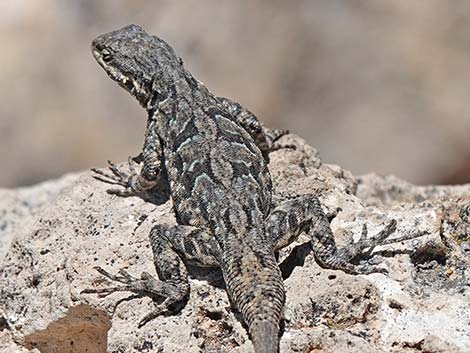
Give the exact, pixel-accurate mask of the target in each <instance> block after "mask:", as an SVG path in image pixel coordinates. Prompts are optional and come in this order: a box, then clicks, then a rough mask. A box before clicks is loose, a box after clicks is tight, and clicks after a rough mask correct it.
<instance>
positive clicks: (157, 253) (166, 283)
mask: <svg viewBox="0 0 470 353" xmlns="http://www.w3.org/2000/svg"><path fill="white" fill-rule="evenodd" d="M149 238H150V243H151V246H152V251H153V255H154V263H155V268H156V271H157V274H158V278H159V279H156V278H154V277H153V276H151V275H150V274H148V273H147V272H142V274H141V276H140V278H136V277H133V276H131V275H130V274H128V273H127V272H126V271H124V270H120V271H119V273H118V274H117V275H113V274H111V273H109V272H107V271H106V270H104V269H102V268H100V267H97V268H96V270H97V271H98V272H100V273H101V274H102V275H103V276H105V277H107V278H108V279H110V280H112V281H116V282H119V283H120V284H119V285H116V286H113V287H107V288H92V289H85V290H83V291H82V293H97V294H99V295H100V296H102V297H104V296H108V295H110V294H112V293H115V292H122V291H130V292H134V293H137V294H138V296H144V295H146V296H150V297H152V298H153V299H160V300H161V299H163V301H162V302H161V303H160V304H158V305H156V307H155V309H154V310H153V311H151V312H150V313H149V314H147V315H146V316H145V317H144V318H143V319H142V320H141V321H140V322H139V327H142V326H143V325H145V324H146V323H147V322H149V321H151V320H153V319H154V318H156V317H157V316H160V315H166V314H171V313H174V312H175V311H178V310H180V309H181V308H182V306H184V304H185V302H186V300H187V297H188V295H189V281H188V272H187V270H186V265H185V263H184V262H183V260H185V261H188V262H192V263H195V264H199V265H204V266H217V265H218V260H217V257H218V256H217V254H218V250H217V249H218V248H217V246H216V244H215V242H213V240H212V238H211V237H210V236H209V235H208V234H207V233H205V232H204V231H202V230H200V229H198V228H194V227H191V226H181V225H178V226H165V225H157V226H155V227H154V228H153V229H152V230H151V232H150V236H149ZM120 302H121V301H119V302H118V303H117V304H119V303H120Z"/></svg>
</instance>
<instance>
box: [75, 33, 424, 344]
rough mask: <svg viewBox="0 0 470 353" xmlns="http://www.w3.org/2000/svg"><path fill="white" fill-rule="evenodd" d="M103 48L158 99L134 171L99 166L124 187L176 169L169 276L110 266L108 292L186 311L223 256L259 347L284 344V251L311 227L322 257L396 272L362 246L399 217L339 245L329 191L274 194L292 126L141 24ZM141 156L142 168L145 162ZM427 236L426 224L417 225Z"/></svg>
mask: <svg viewBox="0 0 470 353" xmlns="http://www.w3.org/2000/svg"><path fill="white" fill-rule="evenodd" d="M92 53H93V55H94V57H95V59H96V61H97V62H98V63H99V65H100V66H101V67H102V68H103V69H104V70H105V72H106V73H107V74H108V76H109V77H110V78H111V79H113V80H114V81H116V82H117V83H118V84H119V85H120V86H122V87H123V88H124V89H125V90H127V91H128V92H129V93H130V94H131V95H132V96H134V97H135V98H136V99H137V101H138V102H139V103H140V105H141V106H142V107H143V108H144V109H145V110H146V111H147V115H148V118H147V128H146V133H145V139H144V146H143V151H142V153H141V154H140V155H139V156H138V157H136V158H134V159H132V158H131V157H129V171H125V170H123V168H122V167H119V166H118V165H116V164H114V163H113V162H111V161H108V163H109V165H108V170H106V171H104V170H101V169H92V171H93V172H94V173H95V174H94V175H93V176H94V177H95V178H96V179H99V180H101V181H103V182H106V183H109V184H114V185H117V186H118V187H117V188H116V187H114V188H111V189H109V190H107V191H108V192H109V193H111V194H116V195H119V196H142V195H143V194H145V193H149V192H150V193H152V192H158V190H155V186H156V185H157V183H158V182H159V180H160V178H161V175H162V171H163V170H166V174H167V179H168V180H167V181H168V183H169V188H170V196H171V199H172V203H173V206H174V210H175V213H176V218H177V221H178V224H177V225H172V226H169V225H156V226H154V227H153V228H152V230H151V232H150V234H149V240H150V243H151V248H152V251H153V255H154V265H155V268H156V272H157V274H158V279H157V278H155V277H153V276H151V275H150V274H148V273H146V272H144V273H142V275H141V277H140V278H138V277H133V276H131V275H130V274H129V273H127V272H126V271H125V270H120V271H119V272H118V273H117V274H112V273H110V272H108V271H106V270H105V269H103V268H101V267H98V268H97V270H98V271H99V272H100V273H101V274H102V275H103V276H105V277H107V278H108V279H110V280H112V281H117V282H119V283H120V284H119V285H116V286H113V287H107V288H90V289H85V290H83V291H82V293H98V294H101V295H103V296H105V295H109V294H111V293H114V292H117V291H131V292H134V293H138V294H143V295H149V296H151V297H153V298H156V297H158V298H161V299H162V301H161V303H160V304H156V305H155V310H154V311H152V312H150V313H149V314H147V315H146V316H145V317H144V318H142V320H141V321H140V323H139V327H141V326H142V325H144V324H146V323H147V322H149V321H150V320H152V319H154V318H156V317H157V316H159V315H162V314H167V313H174V312H175V311H177V308H180V307H181V305H182V304H181V303H183V305H184V302H185V300H187V298H188V296H189V292H190V286H189V281H188V272H187V268H186V265H187V264H193V265H197V266H205V267H218V268H220V269H221V271H222V275H223V279H224V282H225V287H226V291H227V293H228V296H229V298H230V299H231V303H232V305H233V306H235V307H236V308H237V309H238V311H239V312H240V313H241V317H242V320H243V321H244V323H245V324H246V326H247V329H248V333H249V336H250V338H251V341H252V343H253V347H254V351H255V352H256V353H276V352H278V351H279V330H280V321H281V316H282V310H283V306H284V301H285V291H284V287H283V279H282V276H281V272H280V269H279V266H278V263H277V260H276V255H275V254H276V253H277V252H278V251H279V250H280V249H282V248H283V247H285V246H287V245H288V244H290V243H291V242H293V241H294V240H295V239H296V238H297V237H298V236H299V235H300V234H301V233H302V232H305V233H306V234H308V236H309V239H310V242H311V247H312V249H313V254H314V257H315V259H316V261H317V262H318V263H319V264H320V265H321V266H323V267H325V268H331V269H338V270H342V271H345V272H347V273H350V274H367V273H372V272H385V270H384V269H383V268H380V267H378V266H373V265H369V264H367V263H365V264H364V263H361V264H353V263H352V262H351V260H352V259H353V258H355V257H356V256H359V255H360V254H363V253H364V250H365V249H368V253H370V252H371V251H372V249H373V248H374V247H375V246H377V245H384V244H390V243H393V242H399V241H402V240H406V239H409V238H410V236H409V235H408V236H404V237H401V238H395V239H390V238H389V236H390V235H391V234H392V233H394V232H395V230H396V225H397V222H396V221H395V220H391V221H390V222H388V223H387V224H386V225H385V226H384V227H383V229H382V230H381V231H380V232H379V233H378V234H376V235H375V236H373V237H368V236H367V228H366V227H365V226H364V227H363V230H362V234H361V236H360V239H359V240H358V241H356V242H354V241H353V240H352V238H351V241H349V242H348V243H347V244H345V245H344V246H343V247H341V248H339V247H337V246H336V243H335V238H334V234H333V232H332V230H331V227H330V224H329V221H328V218H327V217H326V216H325V214H324V212H323V210H322V206H321V204H320V202H319V200H318V198H317V197H316V196H315V195H314V194H311V195H303V196H298V197H296V198H293V199H289V200H284V201H283V202H282V203H280V204H279V205H277V206H276V207H274V206H273V202H272V196H273V195H272V193H273V190H272V182H271V177H270V173H269V170H268V166H267V156H268V154H269V152H270V151H272V150H275V149H277V148H282V146H281V147H279V143H278V140H279V138H280V137H281V136H283V135H285V134H286V133H287V131H286V130H278V129H268V128H266V127H264V125H263V124H262V123H261V122H260V121H259V120H258V118H257V117H256V116H255V114H253V113H252V112H250V111H249V110H248V109H246V108H244V107H243V106H242V105H240V104H239V103H237V102H234V101H232V100H231V99H228V98H224V97H218V96H216V95H214V94H213V93H211V92H210V91H209V90H208V89H207V88H206V87H205V86H204V84H203V83H201V82H200V81H198V80H197V79H196V78H194V77H193V75H192V74H191V73H190V72H189V71H188V70H187V69H186V68H185V67H184V64H183V61H182V59H181V58H180V57H178V56H177V55H176V54H175V52H174V50H173V48H172V47H171V46H170V45H169V44H167V43H166V42H165V41H164V40H162V39H160V38H159V37H157V36H155V35H152V34H149V33H147V32H145V31H144V30H143V29H142V28H141V27H140V26H137V25H129V26H126V27H123V28H121V29H118V30H115V31H112V32H109V33H106V34H102V35H100V36H98V37H97V38H95V39H94V40H93V42H92ZM136 163H139V165H140V170H139V171H137V170H136V166H135V164H136ZM413 237H415V236H413Z"/></svg>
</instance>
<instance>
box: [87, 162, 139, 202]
mask: <svg viewBox="0 0 470 353" xmlns="http://www.w3.org/2000/svg"><path fill="white" fill-rule="evenodd" d="M136 158H138V157H136ZM135 164H136V162H135V160H134V159H133V158H132V157H129V159H128V167H129V172H125V171H123V170H122V169H121V168H120V167H119V166H118V165H117V164H115V163H114V162H112V161H109V160H108V170H109V171H111V173H109V172H106V171H103V170H101V169H97V168H92V169H91V171H92V172H93V173H95V174H92V177H93V178H95V179H96V180H99V181H101V182H104V183H107V184H111V185H119V186H122V187H124V189H118V188H112V189H108V190H106V192H107V193H108V194H113V195H118V196H132V195H135V194H136V192H135V190H134V188H133V180H134V179H135V178H136V177H137V175H138V174H137V172H136V170H135Z"/></svg>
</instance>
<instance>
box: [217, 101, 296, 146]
mask: <svg viewBox="0 0 470 353" xmlns="http://www.w3.org/2000/svg"><path fill="white" fill-rule="evenodd" d="M217 100H218V101H219V103H220V104H221V106H222V107H223V108H224V109H225V110H226V111H228V112H229V113H230V115H232V116H233V117H234V118H235V120H236V122H237V123H238V124H239V125H240V126H241V127H243V128H244V129H245V130H246V132H248V133H249V134H250V136H251V137H252V138H253V140H254V141H255V143H256V145H257V146H258V148H259V149H260V150H261V152H263V154H265V155H266V154H267V153H269V152H271V151H274V150H277V149H279V148H281V146H279V145H278V144H276V141H277V140H278V139H279V138H281V137H282V136H284V135H286V134H288V133H289V131H288V130H280V129H268V128H266V127H264V126H263V124H262V123H261V122H260V121H259V120H258V118H257V117H256V115H255V114H253V113H252V112H250V111H249V110H248V109H246V108H244V107H243V106H242V105H241V104H240V103H237V102H234V101H232V100H231V99H229V98H225V97H217Z"/></svg>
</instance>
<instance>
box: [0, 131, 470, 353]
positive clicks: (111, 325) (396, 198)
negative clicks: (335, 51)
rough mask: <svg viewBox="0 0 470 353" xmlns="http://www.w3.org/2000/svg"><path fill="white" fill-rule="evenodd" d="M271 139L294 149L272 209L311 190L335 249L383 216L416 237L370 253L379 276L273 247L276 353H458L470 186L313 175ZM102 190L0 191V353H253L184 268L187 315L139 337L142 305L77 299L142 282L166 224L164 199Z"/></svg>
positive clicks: (280, 162)
mask: <svg viewBox="0 0 470 353" xmlns="http://www.w3.org/2000/svg"><path fill="white" fill-rule="evenodd" d="M281 142H282V143H285V144H286V145H295V146H296V148H295V149H289V148H287V149H282V150H279V151H275V152H273V153H271V155H270V169H271V172H272V176H273V181H274V185H275V188H276V195H277V196H276V202H279V200H280V199H285V198H288V197H294V196H296V195H300V194H306V193H316V194H317V195H318V196H319V197H320V199H321V201H322V204H323V205H324V209H325V212H326V213H327V214H328V215H329V217H331V218H332V222H331V224H332V228H333V230H334V232H335V234H336V236H337V241H338V243H342V242H344V241H345V240H347V238H348V237H349V236H350V235H351V234H354V237H355V238H357V237H358V236H359V234H360V232H361V229H362V225H363V224H364V223H366V224H367V226H368V229H369V233H370V234H371V235H373V234H375V233H377V232H378V231H379V230H380V229H381V228H382V227H383V224H384V223H386V222H387V221H389V220H391V219H392V218H395V219H396V220H397V221H398V229H397V235H396V236H403V235H407V234H415V233H423V234H424V233H427V235H425V236H422V237H420V238H417V239H414V240H410V241H406V242H401V243H396V244H390V245H387V246H382V247H380V248H378V249H376V251H374V253H373V254H372V255H371V257H369V259H368V261H371V262H376V263H380V262H381V266H383V267H386V268H387V269H388V271H389V274H388V275H383V274H371V275H366V276H362V275H361V276H352V275H347V274H345V273H343V272H341V271H333V270H327V269H323V268H321V267H320V266H319V265H318V264H317V263H316V262H315V260H314V259H313V257H312V255H311V254H310V252H309V245H308V243H306V240H307V239H306V238H305V237H304V236H301V237H300V239H299V241H298V242H296V243H295V244H292V245H291V246H289V248H288V249H284V250H282V251H281V253H280V260H281V261H282V264H281V268H282V271H283V274H284V276H285V277H286V280H285V285H286V292H287V300H286V305H285V318H284V321H283V325H284V327H283V330H282V338H281V352H312V351H324V352H331V351H338V352H385V351H386V352H404V351H405V352H419V351H429V352H456V353H457V352H459V353H464V352H466V351H468V348H467V347H469V346H470V325H469V322H470V310H469V308H470V304H469V300H468V296H469V294H470V293H469V277H470V266H469V249H470V246H469V242H470V239H469V238H470V236H469V235H470V231H469V228H470V196H469V195H470V185H461V186H427V187H422V186H414V185H411V184H408V183H406V182H404V181H402V180H399V179H398V178H395V177H380V176H377V175H373V174H372V175H367V176H363V177H355V176H353V175H352V174H351V173H350V172H348V171H346V170H343V169H341V168H340V167H338V166H333V165H327V164H323V163H322V162H321V159H320V157H319V155H318V153H317V151H315V149H313V148H312V147H310V146H308V145H306V144H305V142H304V141H303V140H302V139H300V138H298V137H296V136H294V135H289V136H286V137H284V138H283V140H282V141H281ZM107 188H108V185H105V184H104V183H100V182H98V181H96V180H95V179H93V178H92V177H91V176H90V173H89V172H88V171H86V172H83V173H79V174H76V175H72V176H68V177H65V178H63V179H60V180H57V181H51V182H48V183H47V184H43V185H38V186H34V187H31V188H26V189H17V190H3V191H1V193H2V195H5V196H4V197H2V202H1V208H0V215H1V218H0V222H2V223H1V224H2V226H1V228H0V229H1V231H2V233H0V234H1V238H0V240H2V244H3V246H4V247H3V248H4V249H6V248H7V244H10V242H11V245H10V247H9V249H8V251H4V252H3V253H4V255H3V262H2V265H1V267H0V352H2V353H3V352H41V353H51V352H65V351H67V352H85V351H86V352H88V353H95V352H96V353H102V352H106V351H108V352H116V353H117V352H239V353H241V352H252V346H251V342H250V340H249V338H248V336H247V332H246V329H245V328H244V327H243V325H242V323H241V321H240V317H239V315H238V313H236V311H234V310H233V309H231V307H230V302H229V300H228V298H227V295H226V292H225V290H224V287H223V281H222V277H221V273H220V272H219V271H217V270H201V269H195V268H192V269H190V273H191V280H190V283H191V295H190V298H189V301H188V303H187V305H186V306H185V307H184V308H183V309H182V310H181V312H179V313H178V314H176V315H173V316H163V317H158V318H156V319H154V320H152V321H151V322H149V323H148V324H147V325H145V326H143V327H142V328H138V326H137V324H138V322H139V320H140V319H141V318H142V317H143V316H145V315H146V314H147V313H148V312H149V311H150V310H152V308H153V306H154V302H153V301H152V300H151V299H150V298H148V297H135V296H132V295H131V293H128V292H119V293H113V294H112V295H109V296H107V297H103V298H100V297H99V296H98V295H96V294H83V293H81V292H82V291H83V290H84V289H86V288H92V287H96V286H101V285H105V284H106V283H108V281H107V280H106V279H105V278H103V277H102V276H101V275H100V274H99V273H97V272H96V271H95V270H94V269H93V268H94V267H95V266H102V267H104V268H105V269H107V270H109V271H110V272H112V273H116V272H117V271H118V270H120V269H122V268H125V269H127V270H128V271H129V272H130V273H131V274H132V275H135V276H139V275H140V273H141V272H142V271H147V272H150V273H155V269H154V266H153V262H152V252H151V249H150V245H149V242H148V239H147V236H148V233H149V231H150V229H151V228H152V227H153V226H154V225H156V224H161V223H167V224H174V223H176V220H175V217H174V212H173V209H172V203H171V200H169V197H168V190H165V189H164V188H163V189H162V190H163V191H162V192H161V194H159V195H157V196H156V197H155V199H152V200H148V201H145V200H143V199H141V198H137V197H129V198H122V197H117V196H113V195H109V194H107V193H106V189H107ZM150 201H151V202H150ZM5 239H13V240H12V241H10V240H8V241H5ZM0 259H1V258H0ZM117 303H119V305H117V306H116V304H117ZM106 347H107V348H106Z"/></svg>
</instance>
